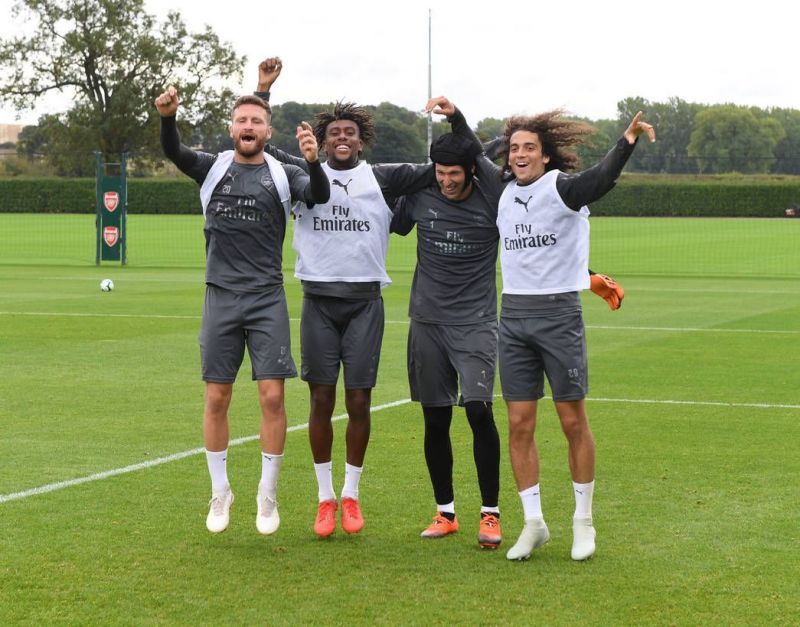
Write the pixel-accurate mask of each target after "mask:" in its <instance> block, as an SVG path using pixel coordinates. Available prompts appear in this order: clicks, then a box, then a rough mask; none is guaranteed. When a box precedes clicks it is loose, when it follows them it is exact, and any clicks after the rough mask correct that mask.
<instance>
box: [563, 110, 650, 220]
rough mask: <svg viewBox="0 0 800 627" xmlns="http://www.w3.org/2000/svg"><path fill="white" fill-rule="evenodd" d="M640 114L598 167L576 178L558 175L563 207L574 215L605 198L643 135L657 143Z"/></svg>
mask: <svg viewBox="0 0 800 627" xmlns="http://www.w3.org/2000/svg"><path fill="white" fill-rule="evenodd" d="M641 118H642V112H641V111H639V112H638V113H637V114H636V115H635V116H634V118H633V120H632V121H631V123H630V125H629V126H628V128H627V129H625V132H624V133H623V134H622V137H620V138H619V139H618V140H617V143H616V144H615V145H614V146H613V147H612V148H611V150H609V151H608V153H607V154H606V156H605V157H603V160H602V161H600V163H598V164H596V165H594V166H592V167H591V168H588V169H586V170H583V171H582V172H578V173H576V174H561V175H559V177H558V180H557V181H556V188H557V189H558V193H559V195H560V196H561V198H562V199H563V200H564V203H565V204H566V205H567V206H568V207H569V208H570V209H573V210H575V211H578V210H579V209H580V208H581V207H583V206H584V205H588V204H589V203H592V202H595V201H596V200H599V199H600V198H602V197H603V196H605V195H606V194H607V193H608V192H609V191H611V189H613V187H614V185H616V183H617V179H618V178H619V175H620V174H621V173H622V169H623V168H624V167H625V164H626V163H627V162H628V159H629V158H630V156H631V155H632V154H633V149H634V148H635V147H636V143H637V142H638V141H639V136H640V135H641V134H642V133H644V134H646V135H647V137H648V138H649V139H650V141H651V142H654V141H655V140H656V133H655V129H654V128H653V127H652V125H650V124H647V123H646V122H643V121H642V119H641Z"/></svg>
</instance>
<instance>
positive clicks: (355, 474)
mask: <svg viewBox="0 0 800 627" xmlns="http://www.w3.org/2000/svg"><path fill="white" fill-rule="evenodd" d="M362 470H364V468H363V466H362V467H361V468H359V467H358V466H351V465H350V464H347V463H345V465H344V488H342V498H345V497H347V498H351V499H356V500H358V482H359V481H361V471H362Z"/></svg>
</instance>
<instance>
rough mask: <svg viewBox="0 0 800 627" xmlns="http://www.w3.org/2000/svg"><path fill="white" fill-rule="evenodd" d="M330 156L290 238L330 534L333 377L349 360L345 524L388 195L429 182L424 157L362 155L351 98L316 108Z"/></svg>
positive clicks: (377, 315) (366, 119)
mask: <svg viewBox="0 0 800 627" xmlns="http://www.w3.org/2000/svg"><path fill="white" fill-rule="evenodd" d="M281 69H282V63H281V60H280V59H279V58H277V57H273V58H269V59H266V60H265V61H263V62H262V63H261V64H260V66H259V81H258V89H257V91H256V95H259V96H261V97H262V98H264V99H265V100H267V99H268V98H269V89H270V87H271V86H272V84H273V83H274V82H275V80H276V79H277V78H278V76H279V75H280V73H281ZM314 134H315V136H316V137H317V140H318V142H319V145H320V147H321V149H322V152H324V153H325V155H326V161H325V163H323V165H322V168H323V170H324V171H325V173H326V174H327V176H328V179H329V180H330V184H331V197H330V200H329V201H328V202H326V203H322V204H317V205H314V206H313V207H312V206H309V205H306V204H303V203H300V204H299V205H298V206H297V207H295V218H296V219H295V224H294V239H293V242H292V243H293V246H294V249H295V251H296V252H297V262H296V265H295V276H296V277H297V278H299V279H300V280H301V282H302V287H303V310H302V314H301V318H300V352H301V368H300V376H301V378H302V379H303V380H304V381H306V382H307V383H308V386H309V391H310V396H311V409H310V417H309V421H308V433H309V440H310V444H311V453H312V456H313V458H314V470H315V472H316V476H317V483H318V500H319V503H318V509H317V516H316V520H315V522H314V532H315V533H316V534H317V535H318V536H319V537H323V538H324V537H328V536H330V535H331V534H332V533H333V532H334V530H335V528H336V511H337V509H338V507H339V503H338V502H337V496H336V492H335V490H334V488H333V476H332V472H333V471H332V447H333V428H332V425H331V418H332V416H333V411H334V407H335V405H336V382H337V380H338V377H339V368H340V365H341V366H343V368H344V387H345V407H346V409H347V415H348V422H347V431H346V434H345V444H346V458H347V459H346V464H345V476H344V487H343V489H342V491H341V523H342V528H343V529H344V531H345V532H347V533H358V532H359V531H361V529H362V528H363V526H364V519H363V515H362V512H361V506H360V500H359V481H360V478H361V473H362V469H363V465H364V457H365V454H366V450H367V445H368V443H369V435H370V401H371V394H372V388H373V387H375V383H376V379H377V372H378V363H379V359H380V352H381V344H382V342H383V327H384V311H383V299H382V297H381V288H382V287H385V286H387V285H389V283H390V282H391V281H390V279H389V276H388V275H387V273H386V250H387V246H388V240H389V225H390V221H391V218H392V211H391V209H390V208H389V206H388V204H387V202H386V200H385V198H395V197H398V196H401V195H403V194H406V193H411V192H413V191H415V190H417V189H421V188H423V187H425V186H426V185H428V184H430V183H432V182H433V168H432V166H429V165H425V166H419V165H411V164H389V165H369V164H367V163H366V162H364V161H362V160H361V153H362V151H363V149H364V147H365V146H366V145H368V144H370V143H371V142H372V141H373V139H374V137H375V126H374V123H373V117H372V114H371V113H370V112H369V111H367V110H366V109H365V108H364V107H360V106H358V105H355V104H352V103H342V102H340V103H338V104H336V105H335V106H334V108H333V110H331V111H325V112H322V113H319V114H318V115H317V117H316V122H315V124H314ZM268 151H270V152H271V154H273V155H274V156H275V157H276V158H277V159H278V160H280V161H283V162H286V163H293V164H296V165H299V166H300V167H305V166H304V160H303V159H298V158H297V157H294V156H292V155H289V154H287V153H285V152H283V151H281V150H278V149H275V148H270V147H268Z"/></svg>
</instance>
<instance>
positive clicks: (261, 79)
mask: <svg viewBox="0 0 800 627" xmlns="http://www.w3.org/2000/svg"><path fill="white" fill-rule="evenodd" d="M281 70H283V62H282V61H281V58H280V57H269V58H267V59H264V60H263V61H262V62H261V63H259V64H258V85H257V86H256V91H255V92H254V94H255V95H256V96H258V97H259V98H261V99H262V100H263V101H264V102H266V103H269V98H270V89H272V85H273V84H274V83H275V81H276V80H278V77H279V76H280V75H281ZM264 150H265V152H268V153H269V154H271V155H272V156H273V157H275V158H276V159H277V160H278V161H280V162H281V163H288V164H291V165H296V166H297V167H298V168H302V169H303V170H305V171H306V172H308V162H307V161H306V160H305V159H303V158H302V157H296V156H295V155H292V154H289V153H288V152H285V151H283V150H281V149H280V148H276V147H275V146H273V145H272V144H267V145H266V146H265V147H264Z"/></svg>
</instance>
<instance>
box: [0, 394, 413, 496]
mask: <svg viewBox="0 0 800 627" xmlns="http://www.w3.org/2000/svg"><path fill="white" fill-rule="evenodd" d="M410 402H411V399H410V398H404V399H403V400H400V401H392V402H391V403H384V404H383V405H376V406H375V407H371V408H370V410H371V411H380V410H382V409H389V408H391V407H397V406H399V405H405V404H406V403H410ZM343 418H347V414H340V415H339V416H334V417H333V418H332V420H342V419H343ZM307 427H308V423H307V422H306V423H303V424H300V425H292V426H291V427H289V428H288V429H286V431H287V432H292V431H300V430H302V429H305V428H307ZM258 438H259V436H258V435H248V436H245V437H241V438H235V439H233V440H231V441H230V442H229V443H228V447H229V448H230V447H231V446H239V445H240V444H245V443H247V442H252V441H253V440H257V439H258ZM205 450H206V449H205V448H193V449H191V450H188V451H181V452H180V453H173V454H172V455H167V456H166V457H159V458H158V459H151V460H148V461H146V462H140V463H138V464H131V465H130V466H125V467H123V468H114V469H113V470H105V471H103V472H98V473H95V474H93V475H87V476H86V477H78V478H76V479H69V480H67V481H58V482H56V483H48V484H47V485H43V486H39V487H38V488H31V489H30V490H23V491H22V492H12V493H11V494H0V503H6V502H8V501H18V500H20V499H26V498H28V497H30V496H36V495H38V494H47V493H48V492H55V491H56V490H63V489H64V488H71V487H73V486H76V485H81V484H83V483H90V482H92V481H100V480H101V479H108V478H109V477H116V476H117V475H124V474H127V473H130V472H136V471H137V470H146V469H147V468H152V467H154V466H160V465H161V464H168V463H169V462H175V461H178V460H179V459H184V458H185V457H191V456H193V455H200V454H202V453H205Z"/></svg>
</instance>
